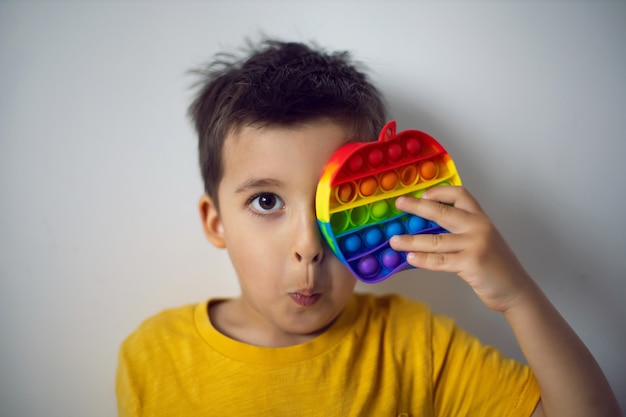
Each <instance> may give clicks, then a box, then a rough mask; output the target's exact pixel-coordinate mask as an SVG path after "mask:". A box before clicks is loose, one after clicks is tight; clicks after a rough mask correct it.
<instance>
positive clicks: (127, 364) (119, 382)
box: [115, 340, 141, 417]
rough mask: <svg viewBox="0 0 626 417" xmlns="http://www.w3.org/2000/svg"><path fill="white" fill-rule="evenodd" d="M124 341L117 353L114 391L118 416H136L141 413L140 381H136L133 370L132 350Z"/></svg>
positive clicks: (135, 374) (127, 342)
mask: <svg viewBox="0 0 626 417" xmlns="http://www.w3.org/2000/svg"><path fill="white" fill-rule="evenodd" d="M129 344H130V342H129V341H128V340H127V341H125V342H124V343H123V344H122V346H121V348H120V351H119V354H118V365H117V374H116V378H115V393H116V396H117V410H118V416H119V417H137V416H140V415H141V394H140V393H139V392H138V391H139V389H140V387H141V383H140V382H139V381H137V373H136V372H134V371H133V363H134V360H133V359H132V356H133V352H132V348H131V347H130V346H129Z"/></svg>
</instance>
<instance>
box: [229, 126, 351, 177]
mask: <svg viewBox="0 0 626 417" xmlns="http://www.w3.org/2000/svg"><path fill="white" fill-rule="evenodd" d="M349 139H350V129H349V128H348V127H347V126H345V125H341V124H338V123H335V122H330V121H318V122H314V123H307V124H303V125H298V126H265V127H254V126H246V127H243V128H241V129H239V130H238V131H235V132H232V133H230V134H229V135H228V136H227V137H226V141H225V143H224V148H223V154H222V159H223V167H224V171H223V177H222V181H242V180H246V179H248V178H246V177H250V176H251V175H253V176H258V177H268V178H272V177H274V176H279V175H284V173H285V172H293V173H294V174H296V173H300V172H306V173H307V174H308V175H319V174H321V170H322V168H323V165H324V164H325V163H326V161H327V160H328V158H329V157H330V156H331V154H332V153H333V152H334V151H335V150H336V149H337V148H338V147H339V146H341V145H342V144H344V143H346V142H347V141H348V140H349Z"/></svg>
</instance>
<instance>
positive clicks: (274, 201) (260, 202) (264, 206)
mask: <svg viewBox="0 0 626 417" xmlns="http://www.w3.org/2000/svg"><path fill="white" fill-rule="evenodd" d="M283 205H284V203H283V200H282V199H281V198H280V197H279V196H277V195H276V194H274V193H262V194H259V195H257V196H255V197H254V198H253V199H252V200H251V201H250V206H251V207H252V209H253V210H254V211H256V212H258V213H260V214H271V213H274V212H276V211H278V210H280V209H281V208H283Z"/></svg>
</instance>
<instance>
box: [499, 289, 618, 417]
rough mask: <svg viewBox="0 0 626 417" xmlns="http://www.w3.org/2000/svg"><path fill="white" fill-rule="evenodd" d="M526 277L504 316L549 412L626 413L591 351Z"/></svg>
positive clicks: (599, 416) (551, 414)
mask: <svg viewBox="0 0 626 417" xmlns="http://www.w3.org/2000/svg"><path fill="white" fill-rule="evenodd" d="M525 281H526V282H527V283H528V287H527V289H526V290H525V291H523V292H522V293H521V295H520V296H519V298H518V299H517V300H516V302H515V303H514V304H513V305H512V306H511V307H510V308H509V309H507V310H506V311H504V316H505V318H506V319H507V321H508V322H509V324H510V325H511V327H512V329H513V332H514V333H515V336H516V338H517V340H518V343H519V345H520V348H521V350H522V352H523V354H524V356H525V357H526V360H527V361H528V364H529V365H530V367H531V369H532V370H533V372H534V374H535V376H536V378H537V381H538V382H539V386H540V387H541V398H542V406H543V410H544V412H545V414H546V416H548V417H557V416H567V417H575V416H591V415H593V416H597V417H603V416H607V417H608V416H611V417H613V416H622V414H621V411H620V409H619V406H618V404H617V401H616V399H615V396H614V395H613V392H612V390H611V387H610V385H609V383H608V381H607V379H606V378H605V376H604V374H603V372H602V370H601V369H600V367H599V366H598V364H597V362H596V361H595V359H594V358H593V356H592V355H591V352H589V350H588V349H587V347H586V346H585V345H584V343H583V342H582V341H581V340H580V338H579V337H578V336H577V335H576V334H575V333H574V331H573V330H572V328H571V327H570V326H569V325H568V324H567V322H566V321H565V320H564V319H563V317H562V316H561V315H560V314H559V312H558V311H557V310H556V308H555V307H554V306H553V305H552V303H551V302H550V301H549V300H548V298H547V297H546V296H545V294H544V293H543V292H542V291H541V290H540V289H539V287H538V286H537V285H536V284H535V283H534V281H532V279H530V277H529V278H528V279H527V280H525Z"/></svg>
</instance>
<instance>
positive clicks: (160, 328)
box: [117, 294, 540, 417]
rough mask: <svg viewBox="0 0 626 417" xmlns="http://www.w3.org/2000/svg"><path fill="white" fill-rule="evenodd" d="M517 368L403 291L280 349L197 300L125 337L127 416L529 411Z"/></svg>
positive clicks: (524, 373) (352, 305)
mask: <svg viewBox="0 0 626 417" xmlns="http://www.w3.org/2000/svg"><path fill="white" fill-rule="evenodd" d="M539 395H540V393H539V387H538V385H537V382H536V380H535V378H534V376H533V375H532V373H531V371H530V370H529V369H528V368H527V367H526V366H524V365H522V364H520V363H518V362H515V361H513V360H511V359H508V358H505V357H503V356H502V355H501V354H500V353H499V352H498V351H496V350H495V349H493V348H491V347H487V346H483V345H481V344H480V343H479V342H478V340H477V339H475V338H474V337H472V336H470V335H468V334H467V333H465V332H464V331H462V330H461V329H459V328H458V327H456V326H455V325H454V323H453V321H452V320H451V319H449V318H446V317H442V316H437V315H433V314H432V313H431V312H430V311H429V310H428V308H427V307H426V306H425V305H423V304H421V303H419V302H415V301H410V300H408V299H406V298H403V297H401V296H382V297H376V296H373V295H365V294H355V295H354V296H353V297H352V298H351V300H350V302H349V304H348V305H347V306H346V308H345V309H344V311H343V312H342V314H341V315H340V316H339V318H338V319H337V321H336V322H335V323H334V324H333V325H332V326H331V327H330V328H329V329H328V330H327V331H326V332H325V333H323V334H322V335H320V336H318V337H317V338H315V339H313V340H311V341H309V342H307V343H303V344H301V345H296V346H290V347H284V348H267V347H258V346H252V345H248V344H245V343H241V342H238V341H235V340H233V339H230V338H228V337H226V336H224V335H223V334H221V333H219V332H218V331H217V330H216V329H215V328H214V327H213V326H212V325H211V322H210V319H209V317H208V305H207V303H206V302H204V303H200V304H197V305H190V306H186V307H181V308H178V309H173V310H168V311H164V312H162V313H160V314H158V315H156V316H154V317H152V318H151V319H148V320H147V321H145V322H144V323H143V324H142V325H141V326H140V327H139V328H138V329H137V330H136V331H135V332H134V333H133V334H132V335H131V336H129V337H128V339H127V340H126V341H125V342H124V343H123V345H122V347H121V350H120V356H119V367H118V372H117V397H118V407H119V415H120V417H126V416H169V417H171V416H185V417H193V416H202V417H209V416H220V417H223V416H246V417H247V416H268V417H269V416H271V417H278V416H297V417H313V416H323V417H334V416H341V417H344V416H368V417H370V416H375V417H383V416H405V417H408V416H419V417H429V416H444V417H461V416H489V417H516V416H524V417H528V416H530V415H531V413H532V411H533V409H534V408H535V405H536V404H537V402H538V400H539Z"/></svg>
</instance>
